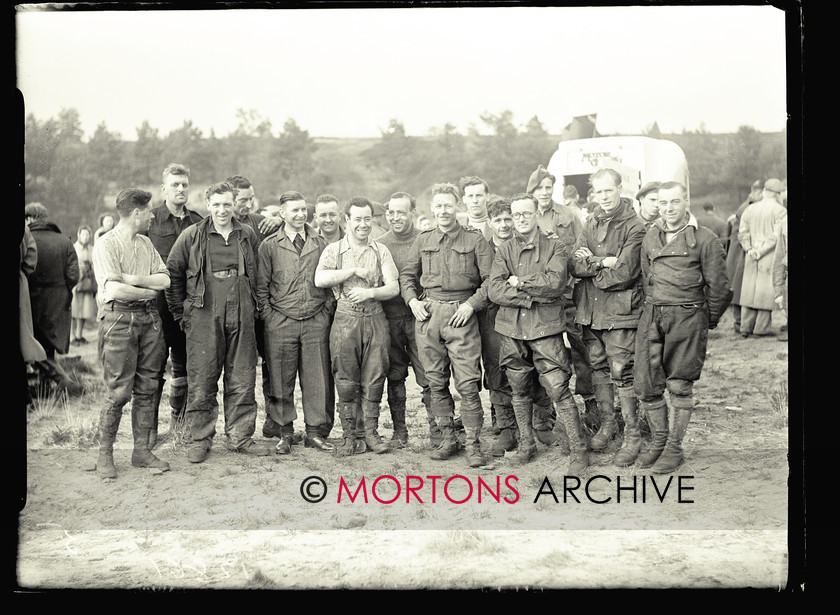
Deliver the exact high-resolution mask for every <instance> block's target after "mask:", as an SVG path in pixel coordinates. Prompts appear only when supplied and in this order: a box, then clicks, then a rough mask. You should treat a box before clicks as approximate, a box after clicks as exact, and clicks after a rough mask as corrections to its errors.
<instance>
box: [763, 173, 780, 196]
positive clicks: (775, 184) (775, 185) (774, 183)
mask: <svg viewBox="0 0 840 615" xmlns="http://www.w3.org/2000/svg"><path fill="white" fill-rule="evenodd" d="M764 189H765V190H770V191H771V192H775V193H776V194H781V193H782V191H783V190H784V189H785V187H784V186H783V185H782V181H781V180H779V179H776V178H775V177H771V178H770V179H768V180H767V181H766V182H764Z"/></svg>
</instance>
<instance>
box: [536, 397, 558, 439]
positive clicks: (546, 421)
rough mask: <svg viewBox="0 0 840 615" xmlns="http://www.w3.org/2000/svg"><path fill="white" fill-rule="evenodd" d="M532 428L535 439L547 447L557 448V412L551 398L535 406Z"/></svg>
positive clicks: (545, 398) (540, 401)
mask: <svg viewBox="0 0 840 615" xmlns="http://www.w3.org/2000/svg"><path fill="white" fill-rule="evenodd" d="M533 410H534V413H533V414H532V415H531V416H532V424H531V427H532V429H533V431H534V438H536V440H537V441H538V442H541V443H542V444H545V445H546V446H555V445H556V444H557V436H556V435H555V434H554V426H555V425H556V424H557V411H556V410H555V409H554V404H553V403H552V402H551V398H549V397H547V396H546V397H544V398H542V399H540V400H539V401H538V402H536V403H534V405H533Z"/></svg>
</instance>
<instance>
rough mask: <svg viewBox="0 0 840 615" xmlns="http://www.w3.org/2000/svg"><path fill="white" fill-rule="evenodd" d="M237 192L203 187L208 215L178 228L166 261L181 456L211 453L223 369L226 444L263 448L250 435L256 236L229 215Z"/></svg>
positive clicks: (198, 458) (197, 458)
mask: <svg viewBox="0 0 840 615" xmlns="http://www.w3.org/2000/svg"><path fill="white" fill-rule="evenodd" d="M235 197H236V189H235V188H234V187H233V186H232V185H230V184H228V183H226V182H220V183H217V184H213V185H211V186H210V187H209V188H208V189H207V191H206V193H205V201H206V205H207V209H208V211H209V212H210V215H209V216H207V217H206V218H204V219H203V220H202V221H201V222H199V223H198V224H195V225H193V226H191V227H189V228H187V229H186V230H185V231H184V232H183V233H181V235H180V236H179V237H178V239H177V240H176V241H175V245H174V246H173V247H172V251H171V252H170V253H169V259H168V261H167V269H168V270H169V275H170V278H171V280H172V282H171V285H170V287H169V289H168V290H167V291H166V300H167V303H168V305H169V309H170V311H171V312H172V315H173V316H174V318H175V320H176V321H177V322H178V323H179V324H180V326H181V328H182V329H183V330H184V331H185V333H186V337H187V385H188V389H189V398H188V401H187V412H186V424H187V429H188V433H189V437H190V445H189V448H188V450H187V459H189V461H191V462H193V463H201V462H203V461H204V460H205V459H207V456H208V455H209V454H210V448H211V445H212V443H213V436H214V435H215V434H216V420H217V417H218V413H219V409H218V402H217V401H216V393H217V392H218V381H219V377H220V376H221V375H222V370H223V369H224V414H225V446H226V448H228V449H229V450H232V451H237V452H240V453H246V454H250V455H268V454H269V450H268V449H267V448H266V447H264V446H262V445H260V444H257V443H256V442H254V441H253V440H252V439H251V436H253V435H254V429H255V426H256V420H257V402H256V398H255V396H254V386H255V384H256V380H255V379H256V366H257V344H256V337H255V333H254V316H255V312H256V297H255V294H254V290H253V287H254V285H255V284H256V274H257V267H256V257H255V254H256V248H257V236H256V233H254V231H253V229H251V228H250V227H249V226H247V225H243V224H241V223H240V222H239V221H238V220H235V219H234V217H233V208H234V199H235Z"/></svg>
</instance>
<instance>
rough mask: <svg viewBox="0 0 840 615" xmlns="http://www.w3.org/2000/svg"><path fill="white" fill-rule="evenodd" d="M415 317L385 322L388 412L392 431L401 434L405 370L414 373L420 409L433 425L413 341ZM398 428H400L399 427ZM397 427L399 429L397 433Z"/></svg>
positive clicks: (410, 316)
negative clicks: (387, 332)
mask: <svg viewBox="0 0 840 615" xmlns="http://www.w3.org/2000/svg"><path fill="white" fill-rule="evenodd" d="M414 322H415V321H414V316H413V315H411V314H409V315H407V316H404V317H394V318H390V317H389V318H388V331H389V333H390V348H389V351H388V354H389V366H388V376H387V379H388V407H389V408H390V410H391V420H392V421H393V423H394V431H400V433H403V430H404V428H405V405H406V399H407V396H406V391H405V381H406V378H408V366H409V365H410V366H411V368H412V370H413V371H414V380H415V382H416V383H417V386H419V387H420V389H421V391H422V401H423V406H424V408H425V410H426V418H427V420H428V421H429V424H430V425H433V424H434V415H433V414H432V409H431V404H430V401H431V392H430V391H429V381H428V380H427V379H426V372H425V370H424V369H423V364H422V363H421V362H420V355H418V354H417V341H416V339H415V337H414ZM400 426H401V427H400ZM398 427H400V429H398Z"/></svg>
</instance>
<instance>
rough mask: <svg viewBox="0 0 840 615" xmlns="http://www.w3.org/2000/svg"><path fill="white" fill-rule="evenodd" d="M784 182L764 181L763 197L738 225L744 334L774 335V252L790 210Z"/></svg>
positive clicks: (746, 335) (744, 215)
mask: <svg viewBox="0 0 840 615" xmlns="http://www.w3.org/2000/svg"><path fill="white" fill-rule="evenodd" d="M783 189H784V187H783V186H782V182H781V181H779V180H778V179H776V178H771V179H768V180H767V181H766V182H764V190H763V192H762V196H763V198H762V199H761V200H760V201H757V202H755V203H753V204H751V205H750V206H749V207H747V208H746V209H745V210H744V214H743V215H742V216H741V223H740V225H739V227H738V241H739V243H740V244H741V247H742V248H743V250H744V254H745V258H744V278H743V280H742V282H741V298H740V303H741V337H749V336H750V335H754V336H763V335H771V334H772V332H771V330H770V326H771V324H772V323H771V316H772V313H773V308H774V306H775V301H774V300H775V294H774V291H773V252H774V250H775V248H776V237H777V235H778V231H779V225H780V224H781V223H782V218H784V217H785V214H786V213H787V210H786V209H785V208H784V207H783V206H782V204H781V203H780V202H779V201H780V199H781V194H782V190H783Z"/></svg>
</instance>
